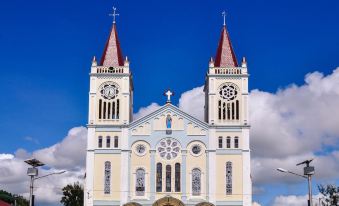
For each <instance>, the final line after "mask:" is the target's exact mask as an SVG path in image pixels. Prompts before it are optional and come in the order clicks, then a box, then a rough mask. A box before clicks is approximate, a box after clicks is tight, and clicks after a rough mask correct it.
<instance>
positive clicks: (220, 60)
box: [214, 25, 238, 67]
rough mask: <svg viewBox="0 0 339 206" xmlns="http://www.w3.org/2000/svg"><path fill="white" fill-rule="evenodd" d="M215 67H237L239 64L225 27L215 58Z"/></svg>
mask: <svg viewBox="0 0 339 206" xmlns="http://www.w3.org/2000/svg"><path fill="white" fill-rule="evenodd" d="M214 66H215V67H237V66H238V62H237V58H236V56H235V54H234V51H233V48H232V44H231V40H230V37H229V34H228V32H227V29H226V26H225V25H224V26H223V28H222V31H221V36H220V40H219V45H218V50H217V54H216V56H215V63H214Z"/></svg>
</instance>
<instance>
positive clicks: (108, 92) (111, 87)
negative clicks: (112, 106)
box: [100, 82, 119, 99]
mask: <svg viewBox="0 0 339 206" xmlns="http://www.w3.org/2000/svg"><path fill="white" fill-rule="evenodd" d="M100 93H101V96H102V97H104V98H105V99H114V98H115V97H116V96H117V95H118V93H119V90H118V88H117V86H116V85H115V84H114V83H113V82H106V83H104V84H103V85H102V86H101V89H100Z"/></svg>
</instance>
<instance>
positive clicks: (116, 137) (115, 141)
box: [114, 136, 119, 148]
mask: <svg viewBox="0 0 339 206" xmlns="http://www.w3.org/2000/svg"><path fill="white" fill-rule="evenodd" d="M118 147H119V138H118V136H115V137H114V148H118Z"/></svg>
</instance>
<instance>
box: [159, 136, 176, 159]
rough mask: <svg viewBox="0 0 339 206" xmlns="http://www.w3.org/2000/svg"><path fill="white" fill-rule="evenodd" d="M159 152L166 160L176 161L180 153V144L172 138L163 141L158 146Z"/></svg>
mask: <svg viewBox="0 0 339 206" xmlns="http://www.w3.org/2000/svg"><path fill="white" fill-rule="evenodd" d="M157 151H158V153H159V155H160V157H162V158H163V159H165V160H171V159H174V158H176V157H177V156H178V154H179V152H180V146H179V142H178V141H177V140H175V139H172V138H167V139H163V140H161V141H160V143H159V144H158V148H157Z"/></svg>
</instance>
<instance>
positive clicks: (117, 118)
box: [117, 99, 120, 119]
mask: <svg viewBox="0 0 339 206" xmlns="http://www.w3.org/2000/svg"><path fill="white" fill-rule="evenodd" d="M119 106H120V105H119V99H117V119H119V112H120V111H119V109H120V108H119Z"/></svg>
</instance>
